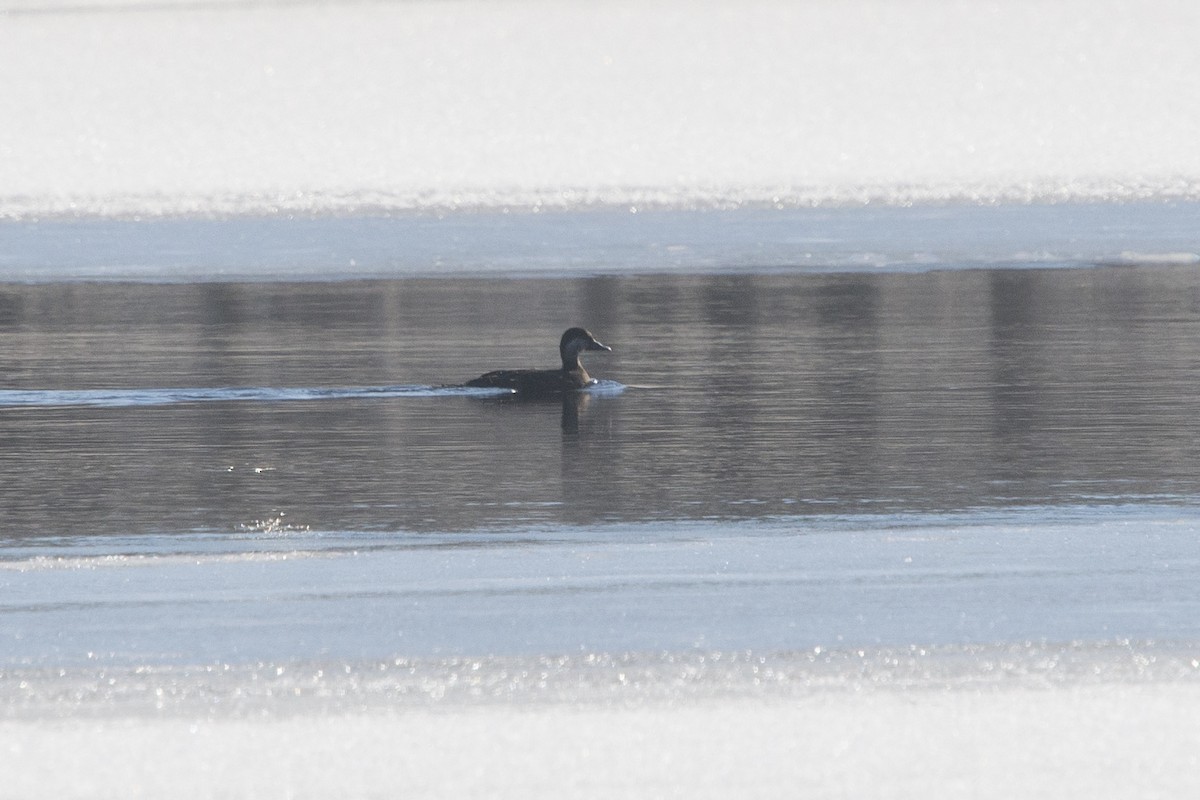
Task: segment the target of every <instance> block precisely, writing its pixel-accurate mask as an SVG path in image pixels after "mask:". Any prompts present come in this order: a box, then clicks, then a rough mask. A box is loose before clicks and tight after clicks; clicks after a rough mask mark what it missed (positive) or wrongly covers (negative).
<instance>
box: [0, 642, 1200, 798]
mask: <svg viewBox="0 0 1200 800" xmlns="http://www.w3.org/2000/svg"><path fill="white" fill-rule="evenodd" d="M1188 663H1191V664H1194V663H1195V662H1194V661H1193V662H1188ZM1192 673H1193V674H1192V675H1191V676H1190V677H1189V678H1187V679H1183V680H1178V679H1167V680H1134V681H1129V680H1124V679H1118V680H1086V679H1085V680H1082V681H1078V682H1075V681H1068V682H1065V683H1055V684H1051V685H1042V686H1036V685H1031V684H1030V683H1029V682H1027V681H1024V680H1020V679H1001V680H1000V681H999V682H998V683H996V684H994V685H991V686H988V687H987V688H982V689H980V688H963V687H958V688H947V687H946V686H944V685H942V686H939V685H937V682H936V681H935V682H931V683H924V684H918V685H910V684H906V683H904V682H901V683H896V684H891V685H879V684H875V683H871V682H870V681H863V680H853V679H852V680H851V682H850V683H849V684H847V685H843V686H841V687H840V688H835V689H828V688H825V689H810V690H805V691H802V692H799V693H794V692H788V691H780V690H779V686H778V685H768V684H760V685H759V686H757V687H755V688H754V689H753V690H751V691H741V692H719V693H715V694H708V695H698V696H691V697H683V696H681V695H680V693H679V692H678V690H677V689H674V690H671V689H669V690H668V691H666V692H665V693H663V694H660V695H657V696H656V695H655V688H656V687H655V686H654V685H652V684H651V683H641V684H636V683H632V682H630V683H626V684H625V686H624V688H623V689H621V690H620V691H619V692H617V693H615V694H612V695H611V696H610V697H609V698H608V700H607V701H604V702H599V703H597V702H591V703H588V702H582V703H581V702H578V701H562V702H552V703H528V702H502V703H457V702H448V703H438V704H432V705H430V704H425V705H417V706H408V705H404V704H402V703H401V704H396V705H393V706H392V707H391V708H387V707H379V706H377V707H371V708H362V707H358V708H354V707H350V708H347V707H344V706H343V707H340V708H335V709H332V710H327V711H320V710H313V709H309V710H306V711H301V712H299V713H294V712H289V710H288V707H289V706H288V703H289V698H288V696H287V693H286V692H285V693H284V696H283V697H282V698H279V699H277V700H276V701H275V702H274V704H273V710H272V711H271V712H269V713H268V712H266V711H265V710H264V711H262V712H260V713H256V714H246V715H237V714H234V715H227V714H226V712H225V711H223V710H221V709H219V708H217V707H215V706H210V710H209V712H208V713H205V712H203V711H198V712H197V713H193V714H178V715H177V714H165V715H149V716H146V715H140V714H139V715H134V716H126V715H122V714H117V715H113V714H102V715H98V716H91V715H88V714H79V713H74V714H68V715H66V716H64V717H55V716H53V715H51V716H40V717H39V718H35V719H24V720H13V719H9V720H6V721H0V752H4V753H6V754H7V756H8V757H7V758H6V759H5V760H4V761H3V762H0V779H2V781H3V782H2V788H0V797H21V798H39V797H55V798H60V797H111V796H118V795H119V796H123V797H156V796H164V795H170V796H172V797H184V798H193V797H194V798H210V797H211V798H216V797H227V796H230V795H237V796H239V797H314V798H315V797H334V796H336V797H376V796H382V795H387V796H410V797H411V796H422V797H424V796H429V797H433V796H437V797H446V796H455V797H475V796H479V797H483V796H487V797H514V798H517V797H519V798H531V797H533V798H536V797H562V796H564V795H569V796H572V797H612V796H621V797H674V796H678V797H689V798H702V797H723V796H729V794H730V793H731V792H734V793H736V794H737V796H739V797H778V796H780V795H781V794H786V793H789V792H793V791H796V790H797V788H798V787H803V788H804V790H805V793H806V795H808V796H820V797H862V796H866V795H870V796H873V797H917V796H929V795H930V794H937V793H940V792H946V791H947V790H951V791H960V792H961V791H969V792H970V794H971V796H972V797H980V798H992V797H995V798H1011V797H1023V798H1041V797H1045V798H1058V797H1063V796H1078V797H1090V798H1109V797H1111V798H1119V797H1132V796H1136V797H1144V798H1158V797H1164V798H1166V797H1186V796H1191V795H1194V794H1195V793H1196V791H1197V790H1200V771H1198V770H1197V769H1196V767H1197V763H1196V753H1197V752H1200V732H1198V729H1197V727H1196V725H1195V716H1196V712H1197V710H1198V709H1200V683H1197V681H1196V678H1195V674H1194V673H1195V669H1194V668H1192ZM657 688H659V689H661V688H662V687H661V686H659V687H657ZM743 688H745V687H743ZM647 698H648V699H647Z"/></svg>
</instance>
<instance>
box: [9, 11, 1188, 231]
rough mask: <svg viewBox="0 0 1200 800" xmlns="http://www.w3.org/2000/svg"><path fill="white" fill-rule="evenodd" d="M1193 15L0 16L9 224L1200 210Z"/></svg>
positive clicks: (579, 13) (184, 13)
mask: <svg viewBox="0 0 1200 800" xmlns="http://www.w3.org/2000/svg"><path fill="white" fill-rule="evenodd" d="M1196 15H1197V11H1196V8H1195V6H1194V5H1192V4H1188V3H1183V2H1177V0H1154V2H1150V3H1146V2H1141V3H1134V2H1126V1H1125V0H1104V2H1101V3H1095V2H1091V3H1089V2H1082V0H1063V1H1062V2H1056V3H1052V4H1044V3H1034V2H1016V3H1006V4H1003V5H994V4H979V3H956V2H950V1H949V0H914V1H913V2H906V3H901V4H896V3H881V2H873V1H872V0H863V2H855V3H846V4H833V3H804V4H794V3H775V2H755V3H750V4H737V3H726V2H705V3H699V4H697V3H674V2H673V3H666V4H660V5H655V6H636V5H634V4H629V3H624V2H604V3H559V4H545V3H538V2H522V1H521V0H513V1H510V2H500V3H480V2H440V1H438V2H431V1H428V0H425V1H421V2H404V3H329V4H325V3H321V4H316V3H314V4H306V3H298V4H292V3H278V4H257V3H237V2H229V3H212V4H193V3H189V4H186V5H173V4H170V3H168V4H157V3H156V4H144V3H137V2H134V3H120V4H115V5H113V4H107V3H103V2H101V3H96V4H84V5H71V6H63V5H61V4H59V3H54V2H52V3H39V2H36V1H35V2H30V3H20V2H16V3H9V4H5V6H4V7H0V19H3V21H4V26H3V28H0V72H3V73H4V74H11V75H14V76H19V79H14V80H13V81H10V82H9V84H8V85H7V86H6V88H5V92H4V93H3V95H2V96H0V118H3V119H11V120H19V121H20V124H15V125H10V126H5V128H4V129H3V130H2V131H0V155H3V156H4V157H3V158H0V187H2V188H0V218H7V219H35V218H39V217H44V216H46V215H51V216H55V215H68V216H69V215H78V214H82V215H85V216H97V215H98V216H135V215H142V216H157V215H163V214H168V215H200V216H204V215H211V214H214V213H216V214H263V213H284V214H287V213H298V214H312V213H347V214H360V213H370V212H387V211H395V210H413V209H434V210H438V209H459V208H476V209H478V208H504V207H527V208H533V207H541V206H545V207H554V208H566V209H580V208H584V209H586V208H589V207H595V206H596V205H600V206H609V207H620V206H629V205H639V204H650V205H656V206H667V207H672V208H687V207H697V206H698V207H710V206H713V205H716V206H718V207H729V206H737V205H743V204H747V203H749V204H755V203H765V204H767V205H779V204H783V205H785V206H787V205H791V206H809V205H813V204H820V205H827V204H828V205H834V206H837V205H846V204H851V205H853V204H859V203H863V202H871V203H883V204H907V203H913V202H918V203H935V204H936V203H945V202H956V201H957V202H974V203H997V202H1064V201H1080V200H1091V201H1096V200H1104V201H1134V200H1146V199H1170V198H1173V199H1195V198H1197V197H1200V154H1198V151H1197V149H1196V148H1195V146H1194V142H1195V141H1196V140H1197V139H1198V138H1200V105H1197V103H1198V100H1197V98H1200V77H1198V76H1200V61H1198V59H1200V55H1198V54H1197V51H1196V48H1195V47H1194V46H1193V44H1194V42H1193V32H1194V30H1195V26H1196V22H1197V16H1196ZM313 53H320V54H321V57H320V58H315V59H314V58H313V57H312V54H313ZM64 54H69V56H67V57H63V56H64ZM147 64H153V65H154V69H146V65H147Z"/></svg>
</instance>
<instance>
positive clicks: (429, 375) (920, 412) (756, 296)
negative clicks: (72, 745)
mask: <svg viewBox="0 0 1200 800" xmlns="http://www.w3.org/2000/svg"><path fill="white" fill-rule="evenodd" d="M576 323H579V324H583V325H586V326H588V327H589V328H590V329H591V330H593V331H594V332H595V333H596V334H597V335H598V336H599V337H600V338H601V339H602V340H603V341H605V342H607V343H609V344H611V345H612V346H613V349H614V352H613V353H612V354H611V355H596V356H593V357H591V358H590V360H589V366H590V369H591V371H592V373H593V375H594V376H597V377H600V378H604V379H608V380H610V381H613V382H617V383H619V384H621V385H624V386H626V387H628V388H626V389H625V390H624V391H607V392H603V393H600V394H598V395H596V396H583V397H580V398H577V399H573V400H571V401H568V402H565V403H560V402H550V403H519V402H513V401H512V400H510V399H500V398H494V397H482V396H464V395H462V394H456V393H453V392H444V391H437V390H434V391H430V390H429V387H437V386H441V385H445V384H453V383H456V382H460V381H462V380H465V379H467V378H469V377H472V376H474V375H476V374H478V373H481V372H483V371H485V370H487V369H491V368H496V367H502V366H540V365H547V366H548V365H552V364H553V363H554V362H555V361H556V353H555V347H556V343H557V338H558V335H559V333H560V332H561V330H562V329H563V328H565V327H566V326H568V325H571V324H576ZM0 340H2V341H3V343H4V350H5V353H6V356H5V363H4V364H3V366H2V367H0V380H2V381H3V384H4V386H5V387H6V390H5V391H4V392H2V393H0V442H2V446H3V460H2V461H0V498H2V503H3V508H4V511H5V513H4V517H3V520H2V521H0V536H2V537H3V539H4V540H7V541H12V540H14V539H21V538H24V537H29V536H36V535H47V534H48V535H63V534H66V535H91V534H98V533H110V534H138V533H145V532H157V533H170V532H186V531H197V530H201V531H218V532H219V531H237V530H241V529H243V527H245V526H250V527H253V526H256V525H257V526H263V525H271V524H276V523H280V524H288V525H291V526H295V527H309V528H312V529H319V530H343V531H345V530H351V531H352V530H360V531H426V530H429V531H458V530H478V529H491V528H511V527H514V526H516V527H523V526H531V525H538V526H555V527H557V526H563V525H567V526H576V525H587V524H594V523H600V522H613V521H641V520H673V519H701V518H703V519H711V518H757V517H771V516H778V515H806V514H811V513H820V514H829V513H861V512H876V511H878V512H903V511H931V510H955V509H970V508H975V507H980V506H983V507H995V506H1025V505H1032V504H1074V503H1091V502H1109V501H1121V502H1126V501H1130V500H1133V501H1147V500H1153V501H1160V500H1165V501H1168V502H1172V501H1181V502H1191V501H1192V500H1193V499H1194V498H1196V497H1197V496H1200V458H1198V455H1200V436H1198V433H1197V429H1196V420H1197V419H1200V413H1198V412H1200V391H1198V389H1200V383H1198V379H1197V375H1198V374H1200V373H1198V368H1200V270H1196V269H1195V268H1193V267H1177V268H1170V267H1162V268H1143V269H1136V268H1110V269H1078V270H1075V269H1070V270H996V271H987V270H978V271H945V272H930V273H924V274H879V275H871V274H846V275H814V276H709V277H655V276H644V277H630V278H607V277H606V278H592V279H578V280H454V281H437V280H430V281H423V280H408V281H403V280H401V281H391V282H363V283H335V284H310V283H306V284H243V285H238V284H232V285H222V284H204V285H103V286H97V285H87V284H67V285H42V286H28V287H22V286H13V285H9V286H7V287H4V288H3V289H0ZM227 387H243V388H248V391H243V392H240V393H239V392H234V391H225V389H226V388H227ZM185 390H198V391H185ZM293 390H299V391H293ZM309 390H313V391H309ZM325 390H337V391H327V392H325V394H322V391H325ZM305 398H311V399H305Z"/></svg>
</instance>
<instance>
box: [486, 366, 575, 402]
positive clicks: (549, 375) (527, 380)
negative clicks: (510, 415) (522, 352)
mask: <svg viewBox="0 0 1200 800" xmlns="http://www.w3.org/2000/svg"><path fill="white" fill-rule="evenodd" d="M581 372H582V371H575V370H570V371H568V370H564V369H501V370H496V371H494V372H487V373H484V374H483V375H480V376H479V377H478V378H473V379H472V380H469V381H467V386H472V387H475V388H484V389H512V390H513V391H515V392H517V393H518V394H522V395H530V396H532V395H554V394H562V393H563V392H573V391H577V390H579V389H582V388H583V387H585V386H587V385H588V384H589V383H591V378H589V377H588V375H587V373H586V372H583V373H582V374H580V373H581Z"/></svg>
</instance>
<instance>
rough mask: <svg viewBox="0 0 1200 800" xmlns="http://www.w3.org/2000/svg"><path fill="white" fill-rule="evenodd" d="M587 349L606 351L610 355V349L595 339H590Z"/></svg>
mask: <svg viewBox="0 0 1200 800" xmlns="http://www.w3.org/2000/svg"><path fill="white" fill-rule="evenodd" d="M587 349H588V350H607V351H608V352H610V353H611V352H612V348H611V347H609V346H608V345H606V344H604V343H603V342H598V341H596V340H595V339H592V341H591V342H590V343H589V344H588V346H587Z"/></svg>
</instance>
